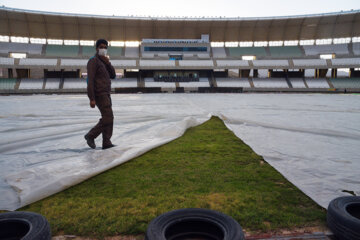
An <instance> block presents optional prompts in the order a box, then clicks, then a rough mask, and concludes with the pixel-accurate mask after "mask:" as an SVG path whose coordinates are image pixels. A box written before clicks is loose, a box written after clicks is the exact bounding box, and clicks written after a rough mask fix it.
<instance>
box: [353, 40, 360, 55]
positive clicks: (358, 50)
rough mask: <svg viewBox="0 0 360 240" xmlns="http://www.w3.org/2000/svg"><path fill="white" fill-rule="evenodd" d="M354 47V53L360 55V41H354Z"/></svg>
mask: <svg viewBox="0 0 360 240" xmlns="http://www.w3.org/2000/svg"><path fill="white" fill-rule="evenodd" d="M352 49H353V53H354V55H360V42H358V43H353V44H352Z"/></svg>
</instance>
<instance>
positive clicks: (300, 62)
mask: <svg viewBox="0 0 360 240" xmlns="http://www.w3.org/2000/svg"><path fill="white" fill-rule="evenodd" d="M293 62H294V67H295V68H301V67H325V68H326V67H327V64H326V60H325V59H294V60H293Z"/></svg>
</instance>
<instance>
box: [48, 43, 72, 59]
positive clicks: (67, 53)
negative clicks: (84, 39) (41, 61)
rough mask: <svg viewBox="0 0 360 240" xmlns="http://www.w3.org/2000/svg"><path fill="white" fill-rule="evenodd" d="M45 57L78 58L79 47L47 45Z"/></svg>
mask: <svg viewBox="0 0 360 240" xmlns="http://www.w3.org/2000/svg"><path fill="white" fill-rule="evenodd" d="M45 55H46V56H49V57H77V56H78V55H79V46H67V45H46V51H45Z"/></svg>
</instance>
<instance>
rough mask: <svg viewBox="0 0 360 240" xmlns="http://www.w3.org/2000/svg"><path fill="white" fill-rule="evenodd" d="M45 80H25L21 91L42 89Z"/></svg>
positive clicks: (22, 82) (22, 81)
mask: <svg viewBox="0 0 360 240" xmlns="http://www.w3.org/2000/svg"><path fill="white" fill-rule="evenodd" d="M43 83H44V79H33V78H23V79H21V82H20V86H19V89H42V87H43Z"/></svg>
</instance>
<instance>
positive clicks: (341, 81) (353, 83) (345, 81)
mask: <svg viewBox="0 0 360 240" xmlns="http://www.w3.org/2000/svg"><path fill="white" fill-rule="evenodd" d="M330 81H331V83H332V84H333V85H334V87H335V88H359V89H360V78H331V79H330Z"/></svg>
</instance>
